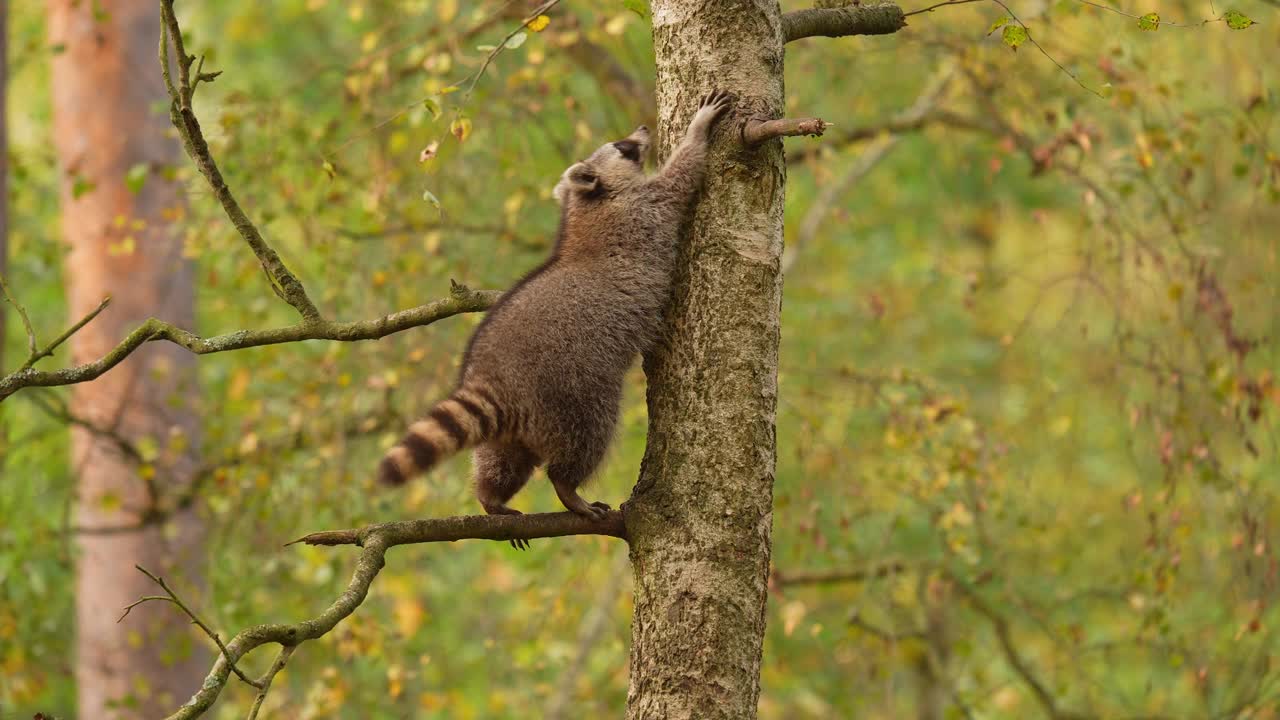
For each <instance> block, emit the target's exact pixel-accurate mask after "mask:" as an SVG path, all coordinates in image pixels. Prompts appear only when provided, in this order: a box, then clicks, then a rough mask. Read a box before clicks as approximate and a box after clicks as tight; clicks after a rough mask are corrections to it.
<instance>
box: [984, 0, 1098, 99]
mask: <svg viewBox="0 0 1280 720" xmlns="http://www.w3.org/2000/svg"><path fill="white" fill-rule="evenodd" d="M991 1H992V2H994V3H995V4H997V5H999V6H1000V7H1002V8H1004V11H1005V12H1006V13H1008V14H1009V17H1010V18H1012V19H1013V21H1014V22H1016V23H1018V25H1020V26H1021V27H1022V29H1023V30H1025V31H1026V33H1027V42H1029V43H1031V44H1032V45H1033V46H1034V47H1035V49H1036V50H1039V51H1040V54H1041V55H1044V56H1045V57H1047V58H1049V62H1051V63H1053V64H1054V65H1056V66H1058V69H1059V70H1061V71H1062V72H1064V73H1066V74H1067V77H1069V78H1071V79H1072V80H1075V81H1076V84H1077V85H1079V86H1080V87H1082V88H1084V89H1085V90H1088V91H1089V92H1091V93H1093V94H1094V95H1097V96H1098V97H1100V98H1105V97H1106V96H1105V95H1103V94H1102V93H1101V92H1099V91H1097V90H1094V89H1093V88H1091V87H1089V86H1088V85H1085V84H1084V81H1083V80H1081V79H1080V78H1079V77H1078V76H1077V75H1076V74H1075V73H1073V72H1071V71H1070V70H1068V69H1067V68H1066V67H1064V66H1063V65H1062V63H1060V62H1058V60H1057V58H1055V57H1054V56H1052V55H1050V54H1049V52H1048V51H1047V50H1045V49H1044V48H1043V47H1042V46H1041V45H1040V43H1038V42H1036V39H1035V38H1034V37H1032V36H1031V28H1029V27H1027V24H1026V23H1024V22H1022V20H1020V19H1019V18H1018V16H1017V15H1015V14H1013V11H1012V10H1010V9H1009V6H1008V5H1006V4H1005V2H1004V0H991Z"/></svg>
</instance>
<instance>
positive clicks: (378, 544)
mask: <svg viewBox="0 0 1280 720" xmlns="http://www.w3.org/2000/svg"><path fill="white" fill-rule="evenodd" d="M566 535H607V536H610V537H617V538H623V539H625V538H626V535H627V532H626V523H625V521H624V518H623V514H622V513H621V512H619V511H616V510H614V511H611V512H609V513H608V514H607V516H606V517H605V519H604V520H602V521H600V522H593V521H590V520H587V519H585V518H583V517H581V516H578V515H575V514H573V513H569V512H560V513H538V514H530V515H470V516H463V517H449V518H439V519H435V520H405V521H402V522H390V523H381V524H378V525H369V526H368V527H363V528H358V529H351V530H333V531H327V532H317V533H312V534H310V535H307V536H306V537H303V538H300V539H298V540H295V541H294V542H301V543H306V544H308V545H358V546H360V547H362V548H363V550H362V551H361V552H360V556H359V557H358V558H357V559H356V569H355V572H354V573H353V574H352V576H351V582H349V583H348V584H347V588H346V590H344V591H343V592H342V594H341V595H339V596H338V598H337V599H336V600H334V601H333V603H332V604H330V605H329V607H327V608H325V609H324V610H323V611H322V612H321V613H320V614H319V615H317V616H316V617H314V618H312V619H310V620H303V621H302V622H298V623H292V624H283V623H272V624H266V625H255V626H253V627H250V628H246V629H244V630H241V631H240V632H239V633H236V636H235V637H233V638H231V641H230V642H228V643H226V646H225V650H224V652H223V653H222V654H220V655H219V656H218V659H217V660H216V661H215V662H214V664H213V669H211V670H210V671H209V675H208V676H207V677H206V678H205V680H204V682H203V683H202V684H201V686H200V690H199V691H198V692H196V694H195V695H193V696H192V697H191V699H190V700H188V701H187V702H186V704H185V705H183V706H182V707H181V708H179V709H178V710H177V711H176V712H174V713H173V714H171V715H169V716H168V718H166V720H194V718H198V717H200V716H202V715H204V713H205V712H206V711H207V710H208V709H209V708H211V707H213V703H214V702H215V701H216V700H217V699H218V695H219V694H220V693H221V692H222V689H223V688H224V687H226V684H227V682H228V681H229V680H230V679H231V674H232V667H233V666H234V664H235V663H237V662H239V660H240V659H241V658H243V657H244V656H245V655H246V654H248V653H249V652H250V651H252V650H254V649H256V648H258V647H261V646H263V645H268V644H272V643H275V644H278V645H280V646H281V650H280V653H279V655H277V657H276V661H275V662H274V663H272V666H271V669H270V670H268V671H267V674H265V675H263V676H262V678H261V679H259V680H257V681H255V684H256V685H259V686H261V688H262V690H261V691H260V692H259V695H258V698H256V699H255V700H254V709H253V710H252V713H253V714H255V715H256V713H257V709H258V708H260V707H261V704H262V699H263V696H264V695H265V694H266V688H267V687H269V686H270V683H271V680H272V678H274V676H275V674H276V673H277V672H279V670H280V668H282V667H284V663H285V661H286V660H288V658H289V655H291V654H292V653H293V651H294V649H296V648H297V646H298V645H300V644H302V643H304V642H306V641H307V640H315V639H316V638H319V637H321V636H323V635H325V634H326V633H328V632H329V631H330V630H332V629H333V628H334V627H336V626H337V625H338V623H340V622H342V620H344V619H345V618H346V617H347V616H348V615H350V614H351V613H353V612H355V610H356V608H358V607H360V605H361V604H362V603H363V602H364V600H365V598H366V597H367V596H368V594H369V587H370V586H371V585H372V584H373V581H374V579H375V578H377V576H378V573H379V572H380V571H381V570H382V568H383V567H384V566H385V565H386V553H387V550H388V549H390V548H393V547H395V546H396V545H411V544H417V543H428V542H453V541H456V540H467V539H480V540H516V539H521V540H531V539H534V538H546V537H562V536H566ZM290 544H293V543H290ZM166 599H167V598H166ZM252 716H253V715H251V716H250V717H252Z"/></svg>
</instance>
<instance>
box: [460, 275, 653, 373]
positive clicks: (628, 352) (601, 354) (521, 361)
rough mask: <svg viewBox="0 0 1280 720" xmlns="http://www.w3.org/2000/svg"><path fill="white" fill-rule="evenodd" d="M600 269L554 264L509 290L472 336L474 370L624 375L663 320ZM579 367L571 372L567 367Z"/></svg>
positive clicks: (469, 357)
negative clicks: (580, 269)
mask: <svg viewBox="0 0 1280 720" xmlns="http://www.w3.org/2000/svg"><path fill="white" fill-rule="evenodd" d="M657 314H658V313H656V312H654V311H653V310H651V309H650V308H647V307H640V303H638V302H637V298H636V293H635V292H632V291H630V290H629V289H628V288H626V287H622V286H620V285H619V283H618V282H617V280H616V278H614V277H612V276H611V275H610V274H608V273H602V272H595V273H592V272H589V271H585V272H579V271H577V269H576V268H573V267H562V266H558V264H557V263H556V262H554V261H553V262H552V263H549V264H548V265H547V266H544V267H543V268H540V269H539V270H537V271H535V272H534V273H532V274H531V277H529V278H526V280H524V281H522V282H521V283H520V284H519V285H517V286H516V287H515V288H513V289H512V290H511V291H509V292H508V294H507V295H505V296H504V297H503V299H502V301H501V302H500V303H499V304H498V305H497V306H496V307H495V308H493V309H492V310H490V312H489V315H488V316H487V317H486V319H485V321H484V322H483V323H482V324H481V326H480V327H479V328H478V329H477V330H476V333H475V335H474V336H473V337H472V339H471V344H470V346H469V347H468V350H467V355H466V359H465V366H466V368H467V370H468V371H474V372H477V373H481V374H484V375H492V374H497V375H501V376H517V377H526V378H529V379H533V377H537V378H539V379H542V378H545V379H547V380H549V381H556V382H559V383H569V384H572V383H574V382H576V381H581V382H587V381H589V380H591V379H593V378H599V379H607V378H610V377H612V376H613V375H621V374H622V373H624V372H625V371H626V369H627V367H628V366H629V365H630V364H631V362H632V360H634V358H635V356H636V354H637V353H639V352H640V351H641V350H643V349H645V348H646V347H648V345H649V344H650V343H651V342H652V340H653V336H654V334H655V332H656V329H657V327H658V323H659V322H660V318H658V317H655V316H656V315H657ZM569 369H572V370H573V372H572V373H569V372H568V370H569Z"/></svg>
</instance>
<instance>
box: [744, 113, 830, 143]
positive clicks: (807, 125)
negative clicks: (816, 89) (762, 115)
mask: <svg viewBox="0 0 1280 720" xmlns="http://www.w3.org/2000/svg"><path fill="white" fill-rule="evenodd" d="M829 127H831V123H829V122H826V121H825V120H823V119H822V118H794V119H793V118H783V119H780V120H756V119H754V118H753V119H751V120H748V121H747V122H746V124H744V125H743V126H742V144H743V145H746V146H747V147H751V146H752V145H759V144H760V143H762V142H764V141H766V140H772V139H774V138H780V137H795V136H797V135H809V136H811V137H820V136H821V135H822V133H824V132H826V131H827V128H829Z"/></svg>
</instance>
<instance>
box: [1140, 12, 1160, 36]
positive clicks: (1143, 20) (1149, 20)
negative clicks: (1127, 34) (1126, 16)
mask: <svg viewBox="0 0 1280 720" xmlns="http://www.w3.org/2000/svg"><path fill="white" fill-rule="evenodd" d="M1138 28H1139V29H1141V30H1147V31H1150V32H1154V31H1156V30H1159V29H1160V15H1159V14H1158V13H1147V14H1146V15H1143V16H1142V17H1140V18H1138Z"/></svg>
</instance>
